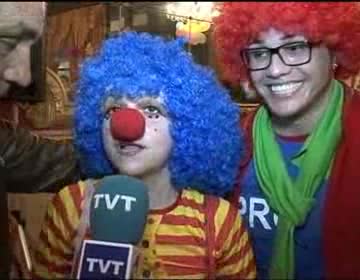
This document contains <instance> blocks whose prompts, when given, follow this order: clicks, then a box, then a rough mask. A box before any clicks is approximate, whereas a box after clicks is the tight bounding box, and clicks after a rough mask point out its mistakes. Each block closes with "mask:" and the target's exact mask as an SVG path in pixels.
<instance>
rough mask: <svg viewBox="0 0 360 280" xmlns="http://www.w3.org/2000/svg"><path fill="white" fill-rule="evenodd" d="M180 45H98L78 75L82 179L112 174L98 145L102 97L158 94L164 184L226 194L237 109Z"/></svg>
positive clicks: (237, 152) (122, 40) (232, 171)
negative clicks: (165, 146) (164, 129)
mask: <svg viewBox="0 0 360 280" xmlns="http://www.w3.org/2000/svg"><path fill="white" fill-rule="evenodd" d="M184 43H185V41H184V39H177V40H171V41H166V40H165V39H163V38H161V37H157V36H153V35H150V34H148V33H136V32H123V33H120V34H119V35H117V36H116V37H112V38H109V39H107V40H105V41H104V43H103V45H102V47H101V49H100V50H99V52H98V53H97V54H96V55H95V56H94V57H92V58H88V59H87V60H85V61H84V63H83V64H82V66H81V70H80V78H79V81H78V87H77V95H76V101H75V103H76V106H75V116H74V117H75V128H74V129H75V131H74V136H75V139H74V141H75V145H76V147H77V149H78V151H79V154H80V161H81V165H82V168H83V171H84V173H85V175H86V176H88V177H102V176H106V175H110V174H115V173H116V171H115V169H114V168H113V167H112V165H111V162H110V161H109V160H108V159H107V157H106V153H105V151H104V148H103V142H102V123H103V119H104V117H105V116H104V114H105V113H104V112H103V110H102V106H103V103H104V101H105V100H106V98H108V97H109V96H113V97H114V98H120V97H123V96H126V97H128V98H137V97H141V96H144V95H148V96H153V97H157V96H160V95H161V98H162V100H163V102H164V104H163V105H164V107H165V108H166V110H167V113H168V115H169V118H170V120H171V126H170V134H171V136H172V138H173V143H174V146H173V148H172V152H171V155H170V159H169V169H170V173H171V180H172V184H173V185H174V186H175V187H176V188H178V189H181V188H184V187H191V188H193V189H197V190H199V191H202V192H205V193H210V194H216V195H223V194H225V193H226V192H227V191H229V190H231V189H232V187H233V185H234V183H235V178H236V175H237V171H238V166H239V162H240V158H241V156H242V152H243V151H242V148H243V145H242V134H241V130H240V127H239V118H240V112H239V107H238V106H237V105H236V104H235V103H234V102H232V100H231V98H230V96H229V94H228V92H227V91H226V89H225V88H224V87H222V86H221V84H220V83H219V82H218V81H217V79H216V75H215V73H214V71H212V70H210V69H208V68H205V67H203V66H200V65H197V64H196V63H194V61H193V59H192V57H191V55H190V54H189V53H187V52H186V51H185V50H184Z"/></svg>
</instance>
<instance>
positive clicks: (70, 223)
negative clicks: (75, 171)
mask: <svg viewBox="0 0 360 280" xmlns="http://www.w3.org/2000/svg"><path fill="white" fill-rule="evenodd" d="M83 190H84V186H83V185H82V183H81V182H80V183H79V184H74V185H70V186H67V187H65V188H63V189H62V190H61V191H60V192H59V193H57V194H56V195H55V196H54V197H53V199H52V200H51V202H50V203H49V206H48V209H47V213H46V216H45V220H44V222H43V225H42V228H41V231H40V236H39V246H38V248H37V250H36V252H35V268H34V276H35V278H41V279H42V278H44V279H54V278H68V277H69V274H70V272H71V268H72V259H73V244H72V243H73V239H74V237H75V234H76V229H77V227H78V224H79V220H80V209H81V200H82V197H83Z"/></svg>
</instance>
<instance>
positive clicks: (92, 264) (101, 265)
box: [86, 257, 125, 276]
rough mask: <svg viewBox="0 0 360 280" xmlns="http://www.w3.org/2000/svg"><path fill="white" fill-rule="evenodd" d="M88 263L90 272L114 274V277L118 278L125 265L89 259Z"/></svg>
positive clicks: (118, 262)
mask: <svg viewBox="0 0 360 280" xmlns="http://www.w3.org/2000/svg"><path fill="white" fill-rule="evenodd" d="M86 262H87V263H88V271H89V272H95V271H100V273H102V274H107V275H109V274H112V275H114V276H118V275H119V273H120V269H121V268H122V267H123V266H124V265H125V263H124V262H121V261H116V260H104V259H98V258H89V257H88V258H86Z"/></svg>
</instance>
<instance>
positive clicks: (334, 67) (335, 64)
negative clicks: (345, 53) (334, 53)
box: [332, 63, 339, 71]
mask: <svg viewBox="0 0 360 280" xmlns="http://www.w3.org/2000/svg"><path fill="white" fill-rule="evenodd" d="M338 66H339V65H337V63H334V64H333V66H332V68H333V70H334V71H335V70H336V68H338Z"/></svg>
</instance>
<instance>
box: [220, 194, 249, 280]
mask: <svg viewBox="0 0 360 280" xmlns="http://www.w3.org/2000/svg"><path fill="white" fill-rule="evenodd" d="M215 236H216V242H215V250H216V253H215V254H216V276H217V278H221V279H224V278H225V279H255V278H256V267H255V259H254V253H253V250H252V247H251V244H250V240H249V235H248V232H247V230H246V226H245V224H244V223H243V222H242V218H241V216H240V215H239V212H238V210H237V209H236V208H235V207H234V206H232V205H231V204H230V203H229V202H228V201H225V200H223V199H220V200H219V205H218V208H217V211H216V214H215Z"/></svg>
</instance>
